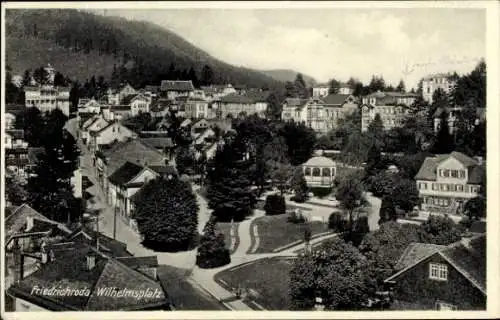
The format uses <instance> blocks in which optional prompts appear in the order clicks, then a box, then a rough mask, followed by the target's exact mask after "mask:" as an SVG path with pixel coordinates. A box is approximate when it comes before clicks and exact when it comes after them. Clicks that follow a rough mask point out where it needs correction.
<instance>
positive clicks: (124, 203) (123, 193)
mask: <svg viewBox="0 0 500 320" xmlns="http://www.w3.org/2000/svg"><path fill="white" fill-rule="evenodd" d="M166 170H168V168H167V166H163V167H162V166H154V167H152V168H150V167H143V166H140V165H137V164H134V163H131V162H126V163H125V164H124V165H123V166H121V167H120V168H119V169H118V170H116V171H115V172H114V173H113V174H112V175H111V176H110V177H109V179H108V180H109V188H108V190H109V193H108V196H109V200H110V205H112V206H114V207H115V208H116V210H117V212H118V214H120V215H121V216H122V217H123V218H124V220H126V221H128V222H129V224H130V226H131V227H132V228H133V229H135V227H136V224H135V221H132V219H131V214H132V210H133V203H132V201H131V198H132V197H133V196H134V194H135V193H137V192H138V191H139V190H140V189H141V188H142V187H143V186H144V185H146V184H147V183H148V181H151V180H154V179H156V178H157V177H159V176H163V175H164V174H165V173H164V172H166ZM173 172H174V173H175V170H173Z"/></svg>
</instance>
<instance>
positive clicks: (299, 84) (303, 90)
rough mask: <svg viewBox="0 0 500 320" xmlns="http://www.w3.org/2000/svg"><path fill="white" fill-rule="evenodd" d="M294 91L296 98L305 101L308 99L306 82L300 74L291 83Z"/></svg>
mask: <svg viewBox="0 0 500 320" xmlns="http://www.w3.org/2000/svg"><path fill="white" fill-rule="evenodd" d="M293 84H294V86H295V90H296V93H297V98H302V99H307V98H308V97H309V91H308V90H307V85H306V82H305V81H304V77H303V76H302V74H301V73H298V74H297V76H296V77H295V81H294V82H293Z"/></svg>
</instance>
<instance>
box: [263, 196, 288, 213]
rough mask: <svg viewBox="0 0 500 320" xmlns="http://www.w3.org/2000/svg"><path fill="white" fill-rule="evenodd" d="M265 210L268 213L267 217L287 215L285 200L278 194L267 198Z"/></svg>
mask: <svg viewBox="0 0 500 320" xmlns="http://www.w3.org/2000/svg"><path fill="white" fill-rule="evenodd" d="M264 210H265V211H266V215H268V216H274V215H278V214H285V213H286V202H285V198H284V197H283V196H280V195H277V194H274V195H269V196H267V198H266V204H265V205H264Z"/></svg>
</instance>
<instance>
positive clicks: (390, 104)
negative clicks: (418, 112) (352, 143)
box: [361, 91, 418, 131]
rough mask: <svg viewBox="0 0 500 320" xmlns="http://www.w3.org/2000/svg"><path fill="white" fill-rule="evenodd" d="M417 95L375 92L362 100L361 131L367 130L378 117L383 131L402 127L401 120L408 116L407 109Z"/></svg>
mask: <svg viewBox="0 0 500 320" xmlns="http://www.w3.org/2000/svg"><path fill="white" fill-rule="evenodd" d="M417 96H418V95H417V94H414V93H401V92H381V91H377V92H374V93H372V94H369V95H367V96H365V97H363V99H362V106H361V131H366V130H368V126H369V125H370V123H371V122H372V121H373V120H374V119H375V117H376V115H377V114H378V115H379V116H380V119H381V120H382V123H383V125H384V129H385V130H390V129H392V128H395V127H399V126H402V125H403V120H404V118H405V116H406V115H407V114H408V107H409V106H411V105H412V104H413V102H415V99H416V98H417Z"/></svg>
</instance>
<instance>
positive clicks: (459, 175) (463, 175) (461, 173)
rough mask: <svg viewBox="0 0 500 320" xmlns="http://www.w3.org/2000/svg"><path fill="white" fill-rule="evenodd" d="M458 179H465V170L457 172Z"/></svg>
mask: <svg viewBox="0 0 500 320" xmlns="http://www.w3.org/2000/svg"><path fill="white" fill-rule="evenodd" d="M458 177H459V178H460V179H464V178H465V170H459V171H458Z"/></svg>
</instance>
